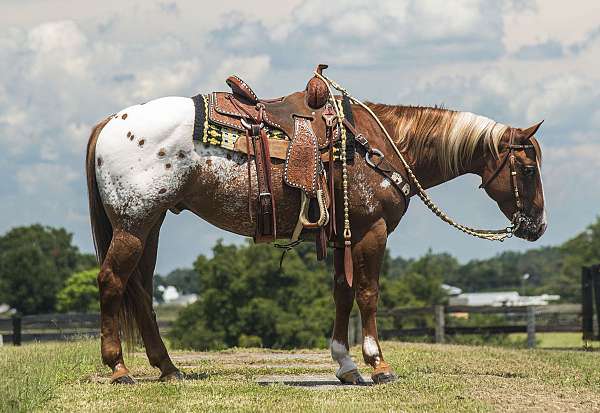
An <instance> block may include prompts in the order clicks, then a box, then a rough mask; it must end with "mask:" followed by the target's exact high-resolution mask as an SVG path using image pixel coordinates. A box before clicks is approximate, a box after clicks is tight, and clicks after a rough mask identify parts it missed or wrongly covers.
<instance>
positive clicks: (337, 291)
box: [331, 248, 363, 384]
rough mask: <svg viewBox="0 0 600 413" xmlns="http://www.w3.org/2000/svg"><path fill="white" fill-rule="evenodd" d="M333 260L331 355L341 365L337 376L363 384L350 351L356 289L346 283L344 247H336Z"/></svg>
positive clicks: (353, 382) (347, 381)
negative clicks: (349, 331) (349, 337)
mask: <svg viewBox="0 0 600 413" xmlns="http://www.w3.org/2000/svg"><path fill="white" fill-rule="evenodd" d="M333 262H334V266H335V273H334V276H333V297H334V301H335V323H334V325H333V337H332V338H331V357H332V358H333V359H334V360H335V361H337V362H338V364H339V365H340V368H339V369H338V371H337V373H336V376H337V378H338V379H339V380H340V381H341V382H342V383H344V384H361V383H362V382H363V380H362V377H361V376H360V374H359V372H358V367H356V364H355V363H354V361H353V360H352V358H351V357H350V353H349V352H348V350H349V346H348V320H349V318H350V311H352V304H353V303H354V291H353V290H352V288H350V287H349V286H348V284H347V283H346V277H345V275H344V250H343V249H342V248H336V249H335V251H334V256H333Z"/></svg>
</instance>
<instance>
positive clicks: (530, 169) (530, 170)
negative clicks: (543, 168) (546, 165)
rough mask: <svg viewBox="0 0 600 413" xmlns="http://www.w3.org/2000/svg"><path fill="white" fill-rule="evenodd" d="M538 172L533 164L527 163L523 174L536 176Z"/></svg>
mask: <svg viewBox="0 0 600 413" xmlns="http://www.w3.org/2000/svg"><path fill="white" fill-rule="evenodd" d="M536 172H537V168H536V167H535V166H533V165H527V166H525V167H524V168H523V175H525V176H534V175H535V173H536Z"/></svg>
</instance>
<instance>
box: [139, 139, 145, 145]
mask: <svg viewBox="0 0 600 413" xmlns="http://www.w3.org/2000/svg"><path fill="white" fill-rule="evenodd" d="M145 142H146V141H145V140H143V139H140V141H139V142H138V145H140V146H144V143H145Z"/></svg>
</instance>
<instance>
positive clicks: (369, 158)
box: [365, 142, 384, 168]
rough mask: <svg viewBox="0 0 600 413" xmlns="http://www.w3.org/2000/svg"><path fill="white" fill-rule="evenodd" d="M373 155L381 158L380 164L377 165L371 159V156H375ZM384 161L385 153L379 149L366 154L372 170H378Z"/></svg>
mask: <svg viewBox="0 0 600 413" xmlns="http://www.w3.org/2000/svg"><path fill="white" fill-rule="evenodd" d="M367 144H368V142H367ZM373 155H376V156H377V157H379V162H377V164H375V163H374V162H373V160H372V159H371V156H373ZM383 159H384V156H383V153H381V151H380V150H379V149H372V150H370V151H369V152H367V153H366V154H365V161H366V162H367V164H368V165H369V166H370V167H372V168H377V167H378V166H379V164H380V163H381V161H383Z"/></svg>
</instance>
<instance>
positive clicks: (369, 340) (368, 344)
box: [363, 336, 379, 363]
mask: <svg viewBox="0 0 600 413" xmlns="http://www.w3.org/2000/svg"><path fill="white" fill-rule="evenodd" d="M363 353H365V355H366V356H369V357H373V358H374V359H375V363H379V347H378V346H377V340H375V339H374V338H373V337H371V336H365V338H364V340H363Z"/></svg>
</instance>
